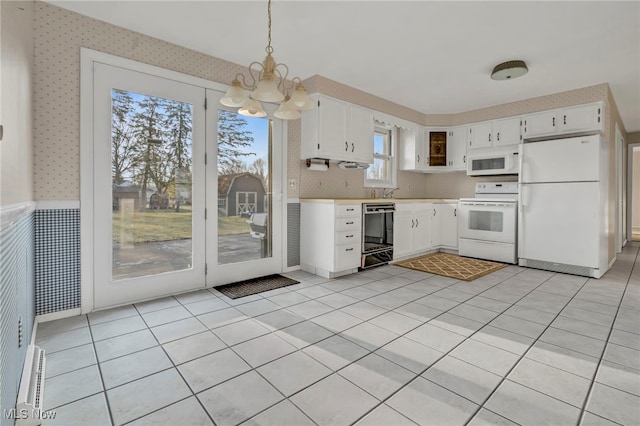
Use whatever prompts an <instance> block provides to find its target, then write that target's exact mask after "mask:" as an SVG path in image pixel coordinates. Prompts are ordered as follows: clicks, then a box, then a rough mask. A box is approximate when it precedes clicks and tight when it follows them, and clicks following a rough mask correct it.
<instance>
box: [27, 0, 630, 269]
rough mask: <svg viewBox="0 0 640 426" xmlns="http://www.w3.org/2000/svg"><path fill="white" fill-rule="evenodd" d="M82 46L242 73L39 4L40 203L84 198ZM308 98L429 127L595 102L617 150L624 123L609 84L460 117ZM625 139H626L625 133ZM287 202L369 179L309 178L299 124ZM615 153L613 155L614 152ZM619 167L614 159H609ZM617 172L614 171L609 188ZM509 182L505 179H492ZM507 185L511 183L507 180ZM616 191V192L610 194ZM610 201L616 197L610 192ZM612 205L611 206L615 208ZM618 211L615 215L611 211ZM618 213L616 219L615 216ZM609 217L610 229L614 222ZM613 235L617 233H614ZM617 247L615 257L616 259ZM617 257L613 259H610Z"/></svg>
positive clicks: (411, 177)
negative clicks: (618, 130) (356, 106)
mask: <svg viewBox="0 0 640 426" xmlns="http://www.w3.org/2000/svg"><path fill="white" fill-rule="evenodd" d="M80 47H88V48H91V49H95V50H99V51H103V52H107V53H110V54H113V55H117V56H121V57H125V58H128V59H133V60H136V61H140V62H144V63H148V64H152V65H156V66H159V67H162V68H166V69H170V70H174V71H178V72H182V73H184V74H189V75H193V76H197V77H201V78H206V79H209V80H212V81H217V82H221V83H227V84H228V82H229V81H231V80H232V79H233V76H234V75H235V74H236V73H237V72H240V71H242V70H244V68H243V67H242V66H240V65H237V64H233V63H230V62H228V61H224V60H222V59H218V58H215V57H211V56H207V55H204V54H201V53H198V52H195V51H192V50H189V49H186V48H183V47H180V46H177V45H173V44H170V43H167V42H164V41H161V40H158V39H154V38H151V37H148V36H144V35H142V34H138V33H135V32H132V31H129V30H126V29H123V28H120V27H116V26H113V25H111V24H107V23H104V22H101V21H97V20H95V19H91V18H88V17H84V16H82V15H79V14H76V13H73V12H70V11H66V10H63V9H60V8H58V7H55V6H52V5H49V4H45V3H41V2H36V11H35V82H34V98H35V99H36V102H35V199H36V200H78V199H79V194H80V172H79V169H80V156H79V153H80V136H79V129H80V125H79V117H80V105H79V102H80V89H79V81H80V75H79V73H80V65H79V61H80ZM305 84H306V85H307V88H308V90H309V92H321V93H324V94H326V95H328V96H332V97H335V98H338V99H343V100H346V101H349V102H352V103H355V104H359V105H362V106H365V107H368V108H371V109H374V110H378V111H381V112H384V113H387V114H390V115H394V116H397V117H399V118H403V119H406V120H410V121H414V122H418V123H422V124H425V125H455V124H461V123H469V122H474V121H482V120H488V119H494V118H499V117H506V116H512V115H518V114H524V113H529V112H535V111H541V110H546V109H553V108H559V107H563V106H570V105H576V104H581V103H587V102H594V101H604V102H605V129H604V134H605V135H606V136H607V137H608V139H609V141H611V143H613V140H614V131H615V130H614V128H615V125H614V124H612V123H615V122H618V123H620V128H621V130H622V131H623V133H624V127H623V126H622V123H621V121H620V119H619V115H618V112H617V109H616V108H615V103H614V102H613V99H612V97H611V94H610V91H609V88H608V85H607V84H606V83H603V84H599V85H596V86H592V87H587V88H582V89H576V90H571V91H568V92H563V93H557V94H552V95H547V96H541V97H538V98H533V99H527V100H523V101H518V102H512V103H508V104H503V105H497V106H493V107H488V108H482V109H478V110H473V111H467V112H460V113H458V114H442V115H426V116H425V115H424V114H421V113H418V112H416V111H412V110H410V109H408V108H405V107H403V106H401V105H397V104H394V103H392V102H390V101H387V100H384V99H381V98H377V97H375V96H372V95H370V94H367V93H364V92H361V91H359V90H356V89H353V88H350V87H348V86H345V85H343V84H341V83H338V82H334V81H332V80H329V79H326V78H324V77H320V76H314V77H311V78H309V79H307V80H306V81H305ZM625 135H626V134H625ZM288 138H289V146H288V170H289V171H288V179H295V180H296V185H294V186H289V188H288V193H287V196H288V197H289V198H297V197H367V196H368V194H369V192H368V191H367V189H365V188H364V187H363V172H362V171H351V170H340V169H337V168H336V167H332V168H331V171H330V172H311V171H308V170H306V169H305V168H304V166H303V165H302V162H301V161H300V160H299V155H300V123H299V122H292V123H291V122H290V123H289V128H288ZM612 152H613V151H612ZM610 161H611V165H612V166H613V156H610ZM614 173H615V169H614V167H611V182H612V185H615V179H613V177H614ZM492 179H498V180H504V178H500V177H498V178H492ZM507 179H508V178H507ZM476 180H477V179H474V178H470V177H467V176H465V175H464V174H463V173H451V174H441V175H435V174H434V175H423V174H421V173H413V172H400V173H399V177H398V183H399V186H400V188H401V189H400V190H399V191H398V192H397V193H396V194H397V195H398V196H399V197H412V196H419V197H439V196H447V197H460V196H470V195H472V194H473V189H472V188H473V185H474V183H475V181H476ZM613 188H614V186H613V187H612V189H613ZM611 194H612V195H610V197H614V195H613V194H614V191H613V190H612V191H611ZM612 200H613V198H612V199H611V200H610V201H611V204H610V205H613V204H614V203H613V202H612ZM610 210H613V209H610ZM611 214H613V212H612V213H611ZM613 219H614V218H613V217H611V220H610V222H611V226H612V227H613V224H614V223H615V221H614V220H613ZM612 229H613V228H612ZM613 244H614V242H613V241H612V242H611V247H610V254H611V253H612V252H613ZM611 257H612V255H610V258H611Z"/></svg>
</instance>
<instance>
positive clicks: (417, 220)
mask: <svg viewBox="0 0 640 426" xmlns="http://www.w3.org/2000/svg"><path fill="white" fill-rule="evenodd" d="M418 225H420V223H418V218H416V228H417V227H418Z"/></svg>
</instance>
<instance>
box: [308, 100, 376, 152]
mask: <svg viewBox="0 0 640 426" xmlns="http://www.w3.org/2000/svg"><path fill="white" fill-rule="evenodd" d="M315 100H316V102H317V105H318V107H317V108H316V109H313V110H311V111H305V112H303V114H302V146H301V158H302V159H307V158H327V159H329V160H337V161H356V162H363V163H373V129H374V122H373V111H371V110H368V109H366V108H362V107H359V106H356V105H352V104H349V103H347V102H343V101H339V100H336V99H333V98H329V97H326V96H320V95H316V96H315Z"/></svg>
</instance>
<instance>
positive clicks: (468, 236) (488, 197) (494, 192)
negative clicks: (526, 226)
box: [458, 182, 518, 264]
mask: <svg viewBox="0 0 640 426" xmlns="http://www.w3.org/2000/svg"><path fill="white" fill-rule="evenodd" d="M458 212H459V215H458V254H459V255H460V256H467V257H475V258H478V259H486V260H494V261H497V262H506V263H514V264H515V263H517V262H518V256H517V233H518V224H517V220H518V183H517V182H478V183H476V193H475V198H462V199H460V202H459V204H458Z"/></svg>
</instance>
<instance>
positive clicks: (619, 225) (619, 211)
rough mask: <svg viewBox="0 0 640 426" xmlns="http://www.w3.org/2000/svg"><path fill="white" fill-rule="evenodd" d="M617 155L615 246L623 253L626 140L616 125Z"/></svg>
mask: <svg viewBox="0 0 640 426" xmlns="http://www.w3.org/2000/svg"><path fill="white" fill-rule="evenodd" d="M615 142H616V143H615V146H616V147H615V153H616V168H615V170H616V222H615V223H616V226H615V230H614V232H615V244H616V253H620V252H621V251H622V247H623V246H624V245H625V244H626V242H627V241H626V238H625V226H624V202H625V196H624V186H625V185H624V180H625V179H624V155H625V150H624V145H625V143H624V138H623V137H622V133H621V132H620V126H618V123H616V131H615Z"/></svg>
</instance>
